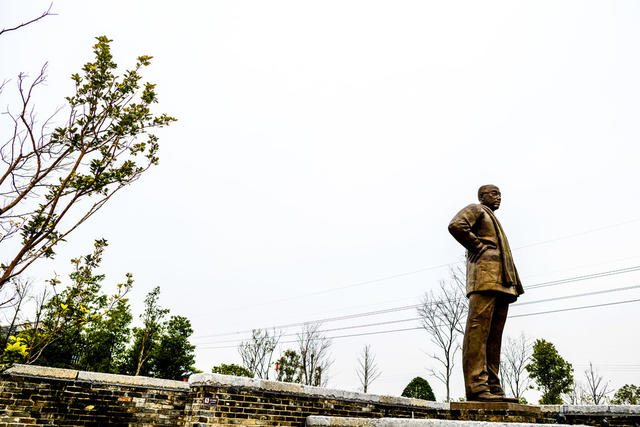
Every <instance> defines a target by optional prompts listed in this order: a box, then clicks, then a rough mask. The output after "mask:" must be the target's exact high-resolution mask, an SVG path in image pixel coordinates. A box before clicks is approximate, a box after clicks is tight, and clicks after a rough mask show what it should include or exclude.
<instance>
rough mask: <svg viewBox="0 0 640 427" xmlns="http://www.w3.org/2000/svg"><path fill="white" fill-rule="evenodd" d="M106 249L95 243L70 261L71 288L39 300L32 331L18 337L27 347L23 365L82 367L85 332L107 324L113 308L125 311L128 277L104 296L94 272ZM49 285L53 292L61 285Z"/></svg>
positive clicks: (130, 282)
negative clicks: (101, 323) (71, 269)
mask: <svg viewBox="0 0 640 427" xmlns="http://www.w3.org/2000/svg"><path fill="white" fill-rule="evenodd" d="M106 246H107V241H106V240H104V239H100V240H96V241H95V243H94V251H93V253H91V254H89V255H85V256H84V257H81V258H74V259H72V260H71V262H72V264H73V266H74V271H73V272H72V273H71V274H70V275H69V279H70V280H71V284H70V286H68V287H67V288H65V289H64V290H63V291H62V292H60V293H58V294H55V295H54V296H53V297H52V298H51V299H49V300H48V301H46V302H45V300H44V299H43V300H42V309H41V311H40V310H37V314H36V320H35V322H33V324H32V327H31V328H28V329H26V330H24V331H23V332H21V333H20V335H19V336H20V337H21V338H22V339H23V340H24V342H25V343H26V345H27V347H28V349H27V354H26V356H25V358H24V362H26V363H33V362H35V361H36V360H37V361H38V362H39V364H42V365H45V366H54V367H62V368H79V367H82V364H81V359H82V357H83V355H84V353H85V347H86V346H87V345H88V344H92V343H91V341H89V340H88V339H87V336H86V333H85V328H89V327H93V326H94V325H95V324H96V323H99V322H107V323H109V320H108V319H109V316H113V315H115V314H114V313H113V314H112V311H113V310H114V308H116V307H118V308H117V310H120V311H123V310H124V307H126V299H124V296H125V295H126V293H127V292H128V291H129V290H130V289H131V286H132V285H133V278H132V276H131V274H127V280H126V282H124V283H120V284H118V285H117V288H118V292H117V293H116V294H114V295H111V296H107V295H106V294H103V293H101V292H100V289H101V283H102V281H103V280H104V277H105V276H104V275H103V274H96V273H95V270H96V269H97V268H98V267H99V266H100V262H101V261H102V254H103V252H104V249H105V247H106ZM50 283H51V284H52V285H53V287H54V288H55V287H56V286H57V285H58V284H60V281H59V280H58V279H57V278H53V279H51V280H50ZM117 310H116V311H117ZM40 312H42V314H40ZM111 325H112V324H111ZM112 326H113V325H112Z"/></svg>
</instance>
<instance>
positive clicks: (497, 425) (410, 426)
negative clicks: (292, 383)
mask: <svg viewBox="0 0 640 427" xmlns="http://www.w3.org/2000/svg"><path fill="white" fill-rule="evenodd" d="M539 425H540V424H534V423H502V422H493V421H492V422H488V421H454V420H438V419H433V418H430V419H407V418H378V419H370V418H369V419H366V418H349V417H323V416H316V415H312V416H309V417H307V419H306V426H307V427H329V426H336V427H396V426H399V427H400V426H402V427H404V426H407V427H422V426H424V427H459V426H475V427H535V426H539ZM554 426H569V424H554ZM576 426H583V427H586V426H584V424H574V427H576Z"/></svg>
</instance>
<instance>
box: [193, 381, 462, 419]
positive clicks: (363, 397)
mask: <svg viewBox="0 0 640 427" xmlns="http://www.w3.org/2000/svg"><path fill="white" fill-rule="evenodd" d="M189 385H190V386H191V387H202V386H216V387H245V388H253V389H261V390H267V391H274V392H279V393H290V394H299V395H307V396H316V397H321V398H323V399H336V400H349V401H357V402H365V403H382V404H387V405H402V406H413V407H419V408H427V409H436V410H448V409H449V404H448V403H439V402H431V401H428V400H421V399H411V398H408V397H401V396H384V395H381V396H378V395H377V394H368V393H359V392H356V391H347V390H337V389H331V388H324V387H313V386H308V385H302V384H296V383H285V382H279V381H269V380H260V379H256V378H247V377H236V376H233V375H221V374H211V373H202V374H194V375H191V377H189Z"/></svg>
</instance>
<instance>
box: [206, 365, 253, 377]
mask: <svg viewBox="0 0 640 427" xmlns="http://www.w3.org/2000/svg"><path fill="white" fill-rule="evenodd" d="M211 372H213V373H214V374H222V375H235V376H236V377H249V378H253V374H252V373H251V371H250V370H248V369H247V368H245V367H244V366H240V365H236V364H235V363H231V364H229V365H226V364H224V363H223V364H221V365H219V366H214V367H213V369H211Z"/></svg>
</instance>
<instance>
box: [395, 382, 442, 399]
mask: <svg viewBox="0 0 640 427" xmlns="http://www.w3.org/2000/svg"><path fill="white" fill-rule="evenodd" d="M402 396H404V397H413V398H414V399H423V400H432V401H435V400H436V396H435V395H434V394H433V390H431V385H429V382H428V381H427V380H425V379H424V378H422V377H415V378H414V379H412V380H411V382H410V383H409V384H407V386H406V387H405V388H404V390H403V391H402Z"/></svg>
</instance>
